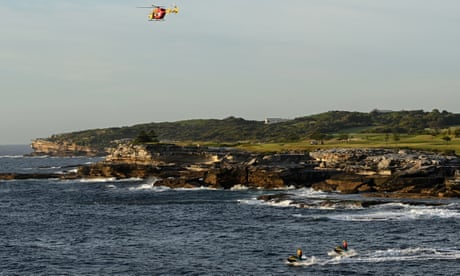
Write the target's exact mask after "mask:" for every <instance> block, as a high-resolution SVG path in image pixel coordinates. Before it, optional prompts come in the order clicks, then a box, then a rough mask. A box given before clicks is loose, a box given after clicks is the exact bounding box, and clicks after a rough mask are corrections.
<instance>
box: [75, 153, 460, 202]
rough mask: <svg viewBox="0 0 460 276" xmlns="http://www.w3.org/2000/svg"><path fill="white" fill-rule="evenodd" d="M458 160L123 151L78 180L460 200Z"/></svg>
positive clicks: (367, 155) (431, 155)
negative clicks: (109, 179)
mask: <svg viewBox="0 0 460 276" xmlns="http://www.w3.org/2000/svg"><path fill="white" fill-rule="evenodd" d="M459 168H460V160H459V158H458V157H456V156H446V155H439V154H435V153H429V152H417V151H409V150H406V151H395V150H387V149H334V150H318V151H314V152H310V153H276V154H257V153H250V152H245V151H239V150H236V149H231V148H207V147H199V146H196V147H180V146H177V145H172V144H148V145H132V144H121V145H119V146H118V147H117V148H114V149H112V151H111V152H110V154H109V155H108V156H107V157H106V158H105V160H104V161H102V162H100V163H97V164H93V165H89V166H84V167H81V168H80V170H79V171H78V173H77V174H78V177H118V178H129V177H141V178H148V177H155V178H156V179H157V180H156V182H155V183H154V185H161V186H168V187H172V188H178V187H200V186H205V187H212V188H223V189H233V188H236V187H246V188H255V189H260V188H263V189H280V188H286V187H296V188H300V187H312V188H314V189H317V190H322V191H333V192H340V193H371V194H374V195H379V196H407V197H458V196H460V172H459Z"/></svg>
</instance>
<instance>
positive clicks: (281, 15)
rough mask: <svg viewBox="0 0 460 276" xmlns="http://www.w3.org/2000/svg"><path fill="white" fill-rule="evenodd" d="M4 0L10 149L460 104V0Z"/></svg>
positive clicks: (2, 122)
mask: <svg viewBox="0 0 460 276" xmlns="http://www.w3.org/2000/svg"><path fill="white" fill-rule="evenodd" d="M173 3H175V4H177V5H178V6H179V9H180V12H179V14H170V15H167V17H166V20H165V21H163V22H149V21H148V19H147V15H148V13H149V11H150V10H149V9H139V8H136V7H137V6H149V5H151V4H152V2H150V1H145V0H110V1H109V0H54V1H52V0H21V1H16V0H15V1H11V0H0V24H1V26H2V28H0V39H1V43H0V76H1V80H0V99H1V100H0V144H28V143H30V142H31V140H33V139H35V138H45V137H49V136H51V135H53V134H59V133H66V132H72V131H78V130H85V129H94V128H106V127H121V126H131V125H135V124H140V123H150V122H165V121H168V122H174V121H180V120H188V119H209V118H213V119H223V118H226V117H229V116H234V117H241V118H244V119H247V120H260V121H262V120H264V119H265V118H267V117H269V118H273V117H279V118H287V119H289V118H291V119H293V118H297V117H302V116H308V115H312V114H317V113H322V112H327V111H331V110H343V111H360V112H370V111H371V110H373V109H376V108H377V109H385V110H421V109H422V110H425V111H431V110H433V109H438V110H440V111H442V110H446V111H448V112H453V113H460V93H459V92H460V50H459V49H460V28H458V26H460V16H459V15H458V11H459V10H460V1H458V0H286V1H279V0H276V1H275V0H263V1H262V0H252V1H244V0H232V1H229V0H226V1H223V0H171V1H169V0H158V1H156V2H155V4H158V5H164V6H167V7H168V6H171V5H172V4H173Z"/></svg>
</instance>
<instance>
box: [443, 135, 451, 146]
mask: <svg viewBox="0 0 460 276" xmlns="http://www.w3.org/2000/svg"><path fill="white" fill-rule="evenodd" d="M442 140H444V141H445V142H446V144H448V143H449V142H450V140H452V139H451V138H450V136H447V135H446V136H444V137H442Z"/></svg>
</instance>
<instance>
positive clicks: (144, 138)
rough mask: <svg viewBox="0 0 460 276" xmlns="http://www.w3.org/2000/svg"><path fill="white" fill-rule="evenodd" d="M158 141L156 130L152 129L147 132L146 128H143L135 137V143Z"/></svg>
mask: <svg viewBox="0 0 460 276" xmlns="http://www.w3.org/2000/svg"><path fill="white" fill-rule="evenodd" d="M156 142H158V138H157V135H156V134H155V131H153V130H150V131H149V132H146V131H145V130H142V131H141V132H140V133H139V134H138V135H137V137H136V139H134V143H136V144H146V143H156Z"/></svg>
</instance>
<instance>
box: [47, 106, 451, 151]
mask: <svg viewBox="0 0 460 276" xmlns="http://www.w3.org/2000/svg"><path fill="white" fill-rule="evenodd" d="M457 126H459V129H456V128H455V127H457ZM446 128H454V132H455V133H454V134H455V135H457V136H458V135H459V134H460V133H459V132H460V114H453V113H450V112H447V111H442V112H440V111H439V110H437V109H434V110H433V111H431V112H425V111H423V110H413V111H379V110H373V111H371V112H369V113H363V112H349V111H329V112H325V113H320V114H316V115H311V116H305V117H299V118H295V119H293V120H287V121H281V122H279V123H271V124H270V123H268V124H267V123H266V122H265V121H252V120H245V119H242V118H235V117H228V118H225V119H222V120H218V119H196V120H185V121H178V122H162V123H148V124H139V125H133V126H126V127H116V128H104V129H91V130H85V131H78V132H71V133H64V134H55V135H52V136H51V137H49V138H46V140H49V141H53V142H58V143H59V142H71V143H76V144H78V145H85V146H91V147H94V148H104V147H107V146H109V145H111V144H113V143H118V142H120V141H123V140H136V139H137V140H139V139H140V138H141V139H142V140H145V139H147V140H148V139H149V138H151V140H152V141H166V142H187V141H196V142H216V143H236V142H242V141H245V142H261V143H268V142H295V141H300V140H305V139H324V138H326V137H328V136H332V135H337V134H339V135H340V134H342V135H346V134H349V133H393V134H395V133H398V134H403V133H404V134H424V133H430V134H433V135H436V134H437V133H439V132H440V131H441V130H442V129H446Z"/></svg>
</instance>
